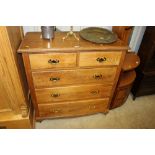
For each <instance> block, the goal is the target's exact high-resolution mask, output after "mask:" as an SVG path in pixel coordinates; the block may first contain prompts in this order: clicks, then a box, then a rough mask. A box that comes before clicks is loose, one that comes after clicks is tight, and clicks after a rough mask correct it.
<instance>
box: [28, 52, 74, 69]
mask: <svg viewBox="0 0 155 155" xmlns="http://www.w3.org/2000/svg"><path fill="white" fill-rule="evenodd" d="M29 58H30V65H31V69H53V68H65V67H75V66H76V53H49V54H30V55H29Z"/></svg>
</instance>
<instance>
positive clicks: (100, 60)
mask: <svg viewBox="0 0 155 155" xmlns="http://www.w3.org/2000/svg"><path fill="white" fill-rule="evenodd" d="M106 60H107V58H106V57H103V58H97V59H96V61H98V62H99V63H102V62H104V61H106Z"/></svg>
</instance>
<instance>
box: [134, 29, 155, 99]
mask: <svg viewBox="0 0 155 155" xmlns="http://www.w3.org/2000/svg"><path fill="white" fill-rule="evenodd" d="M138 56H139V57H140V59H141V64H140V65H139V67H138V68H137V69H136V73H137V78H136V80H135V82H134V85H133V88H132V94H133V99H135V98H136V97H138V96H143V95H151V94H154V93H155V27H154V26H147V28H146V31H145V33H144V37H143V40H142V43H141V46H140V48H139V51H138Z"/></svg>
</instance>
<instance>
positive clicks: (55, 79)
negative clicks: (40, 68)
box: [50, 77, 60, 82]
mask: <svg viewBox="0 0 155 155" xmlns="http://www.w3.org/2000/svg"><path fill="white" fill-rule="evenodd" d="M59 80H60V78H59V77H51V78H50V81H53V82H56V81H59Z"/></svg>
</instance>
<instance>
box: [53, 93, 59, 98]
mask: <svg viewBox="0 0 155 155" xmlns="http://www.w3.org/2000/svg"><path fill="white" fill-rule="evenodd" d="M51 96H52V97H59V96H60V94H58V93H53V94H51Z"/></svg>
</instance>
